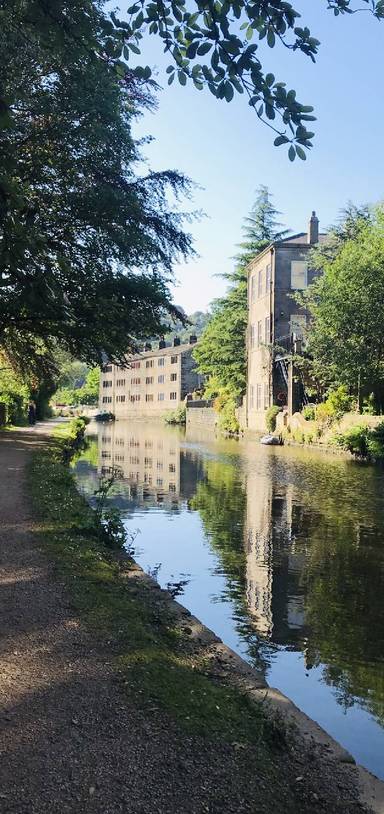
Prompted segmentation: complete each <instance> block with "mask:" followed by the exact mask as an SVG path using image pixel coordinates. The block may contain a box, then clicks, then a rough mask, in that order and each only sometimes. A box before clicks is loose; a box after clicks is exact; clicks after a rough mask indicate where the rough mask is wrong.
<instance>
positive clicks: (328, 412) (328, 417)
mask: <svg viewBox="0 0 384 814" xmlns="http://www.w3.org/2000/svg"><path fill="white" fill-rule="evenodd" d="M315 416H316V421H318V422H319V424H322V425H323V426H330V425H331V424H332V421H334V419H335V418H336V416H335V411H334V409H333V407H331V405H330V404H328V401H323V402H322V403H321V404H318V405H317V407H316V408H315Z"/></svg>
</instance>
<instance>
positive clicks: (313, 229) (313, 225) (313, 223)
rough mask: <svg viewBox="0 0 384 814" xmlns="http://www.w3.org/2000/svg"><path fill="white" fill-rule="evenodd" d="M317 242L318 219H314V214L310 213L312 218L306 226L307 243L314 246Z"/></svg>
mask: <svg viewBox="0 0 384 814" xmlns="http://www.w3.org/2000/svg"><path fill="white" fill-rule="evenodd" d="M318 242H319V218H317V217H316V212H312V217H311V220H310V221H309V224H308V243H310V244H315V243H318Z"/></svg>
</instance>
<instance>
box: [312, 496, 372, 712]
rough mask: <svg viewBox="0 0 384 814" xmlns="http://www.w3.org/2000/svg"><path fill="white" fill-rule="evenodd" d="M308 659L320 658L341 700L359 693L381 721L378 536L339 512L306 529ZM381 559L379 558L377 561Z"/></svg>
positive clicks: (348, 700) (350, 699)
mask: <svg viewBox="0 0 384 814" xmlns="http://www.w3.org/2000/svg"><path fill="white" fill-rule="evenodd" d="M310 539H311V546H310V553H309V558H308V560H307V564H306V568H305V574H304V578H305V591H306V616H307V622H308V625H309V629H310V634H309V641H308V649H307V659H308V661H309V663H311V664H318V663H320V662H322V663H323V664H325V665H326V666H325V667H324V672H323V676H324V679H325V681H326V683H328V684H330V685H332V686H333V687H334V688H335V690H336V696H337V698H338V700H339V701H340V703H341V704H342V705H343V706H346V707H348V706H351V705H352V704H353V703H354V701H355V700H356V699H360V702H361V703H362V704H363V706H366V708H367V709H369V711H370V712H371V713H372V714H373V715H375V717H377V718H378V719H379V720H380V722H381V723H383V724H384V675H383V658H384V626H383V596H384V569H383V554H384V552H383V537H382V535H378V534H377V533H376V534H375V533H373V532H371V531H368V530H366V529H364V527H362V526H359V525H356V522H355V521H354V520H353V519H352V520H351V519H350V518H349V517H348V516H347V515H345V514H344V512H343V513H342V515H339V517H334V518H332V522H330V518H329V516H327V517H326V518H322V517H320V518H318V524H317V526H316V527H312V528H311V529H310ZM380 560H381V562H380Z"/></svg>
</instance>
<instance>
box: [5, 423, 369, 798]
mask: <svg viewBox="0 0 384 814" xmlns="http://www.w3.org/2000/svg"><path fill="white" fill-rule="evenodd" d="M50 430H51V424H50V423H48V424H46V425H40V426H38V427H37V429H33V428H32V429H29V428H28V429H27V430H25V431H24V430H23V431H20V432H17V433H3V434H2V435H1V436H0V465H1V470H0V471H1V474H2V477H1V480H0V513H1V514H0V516H1V537H0V629H1V638H0V811H1V812H2V814H11V813H12V814H48V812H49V814H56V812H57V814H59V812H60V814H67V812H68V814H69V813H70V814H75V812H76V814H83V812H84V813H86V812H87V813H88V812H96V813H97V814H99V813H100V814H109V813H111V814H116V813H117V812H124V814H131V813H132V814H157V813H158V814H183V813H184V812H190V813H191V814H203V812H211V814H219V812H220V814H231V812H237V814H238V812H254V813H255V812H260V814H261V813H262V812H265V813H266V814H283V813H284V814H285V813H286V812H287V814H288V812H306V811H308V812H321V811H322V812H329V814H333V812H335V811H341V810H343V811H344V812H345V814H347V813H348V812H351V813H352V812H353V814H358V812H361V811H362V808H360V805H359V804H358V803H357V802H356V800H355V798H354V794H352V793H351V792H352V786H351V782H350V780H349V779H348V776H347V774H346V775H345V777H344V775H343V773H341V774H340V775H339V776H338V775H336V776H335V775H333V768H332V766H329V767H328V776H324V777H320V776H319V769H316V766H315V765H313V768H311V771H312V772H313V785H312V789H313V795H312V798H307V799H306V798H303V796H302V794H301V792H300V790H299V791H298V792H296V789H295V786H294V780H295V776H297V774H298V773H299V774H302V773H303V772H304V771H307V769H308V767H306V766H304V768H303V765H302V763H303V760H302V761H301V765H300V766H299V763H298V759H297V756H292V757H291V756H289V755H287V754H285V755H282V756H281V757H279V758H278V764H279V765H277V766H276V767H274V770H273V775H274V777H275V778H276V780H275V782H273V784H270V782H269V779H268V778H270V777H271V772H270V770H268V772H266V776H265V777H264V776H263V773H262V772H260V771H259V772H257V771H256V770H255V769H254V763H252V760H251V757H252V756H249V755H244V753H243V751H242V750H239V752H237V751H235V750H234V749H233V748H232V747H231V745H230V744H228V745H226V744H222V745H221V744H212V743H210V742H207V741H204V740H203V739H198V738H190V737H186V736H185V735H183V734H182V733H179V732H178V731H177V730H176V729H175V728H174V727H173V725H172V724H171V723H170V722H169V721H167V720H166V719H165V718H164V717H162V716H161V715H160V714H159V716H158V717H151V718H149V717H148V716H146V717H145V716H144V713H143V712H141V711H140V710H138V709H136V708H135V707H133V706H129V704H128V702H127V700H126V698H125V697H124V696H123V695H122V694H121V692H120V689H119V686H118V683H117V681H116V679H115V678H114V675H113V672H112V669H111V667H110V665H109V663H108V652H106V653H100V652H99V650H98V651H97V652H96V651H95V650H94V643H93V641H92V639H90V638H89V636H88V634H87V633H86V632H85V631H84V630H83V629H82V626H81V625H80V623H79V621H78V619H77V618H76V616H75V615H74V613H73V611H72V609H71V605H70V602H69V600H68V597H67V596H66V593H65V590H64V587H63V586H62V585H61V584H60V583H58V581H57V579H55V576H54V573H53V570H52V566H51V565H50V564H49V563H48V562H47V561H46V559H45V557H44V556H43V554H42V553H41V552H40V550H39V548H38V546H37V543H36V539H35V536H34V531H33V518H32V517H31V515H30V511H29V509H28V500H27V499H26V495H25V491H24V470H25V464H26V462H27V460H28V456H29V455H30V453H31V451H32V450H34V449H36V447H38V446H39V445H41V444H44V443H45V441H44V433H49V432H50ZM248 757H249V759H247V758H248ZM304 763H305V760H304ZM337 771H339V769H338V770H337ZM316 772H317V774H316ZM331 777H332V780H331ZM311 779H312V778H311ZM332 786H334V787H335V788H332ZM315 789H316V791H315ZM335 789H336V791H335ZM311 794H312V792H311ZM330 794H331V797H329V795H330ZM334 794H336V798H335V797H334ZM336 799H337V802H340V804H341V807H340V808H339V806H338V805H337V804H336V802H335V800H336Z"/></svg>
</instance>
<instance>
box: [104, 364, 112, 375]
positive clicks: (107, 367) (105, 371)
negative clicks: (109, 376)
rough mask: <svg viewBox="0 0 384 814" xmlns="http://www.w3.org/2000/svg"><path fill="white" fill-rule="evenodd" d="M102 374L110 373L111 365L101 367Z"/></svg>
mask: <svg viewBox="0 0 384 814" xmlns="http://www.w3.org/2000/svg"><path fill="white" fill-rule="evenodd" d="M103 373H112V365H106V366H105V367H103Z"/></svg>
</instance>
